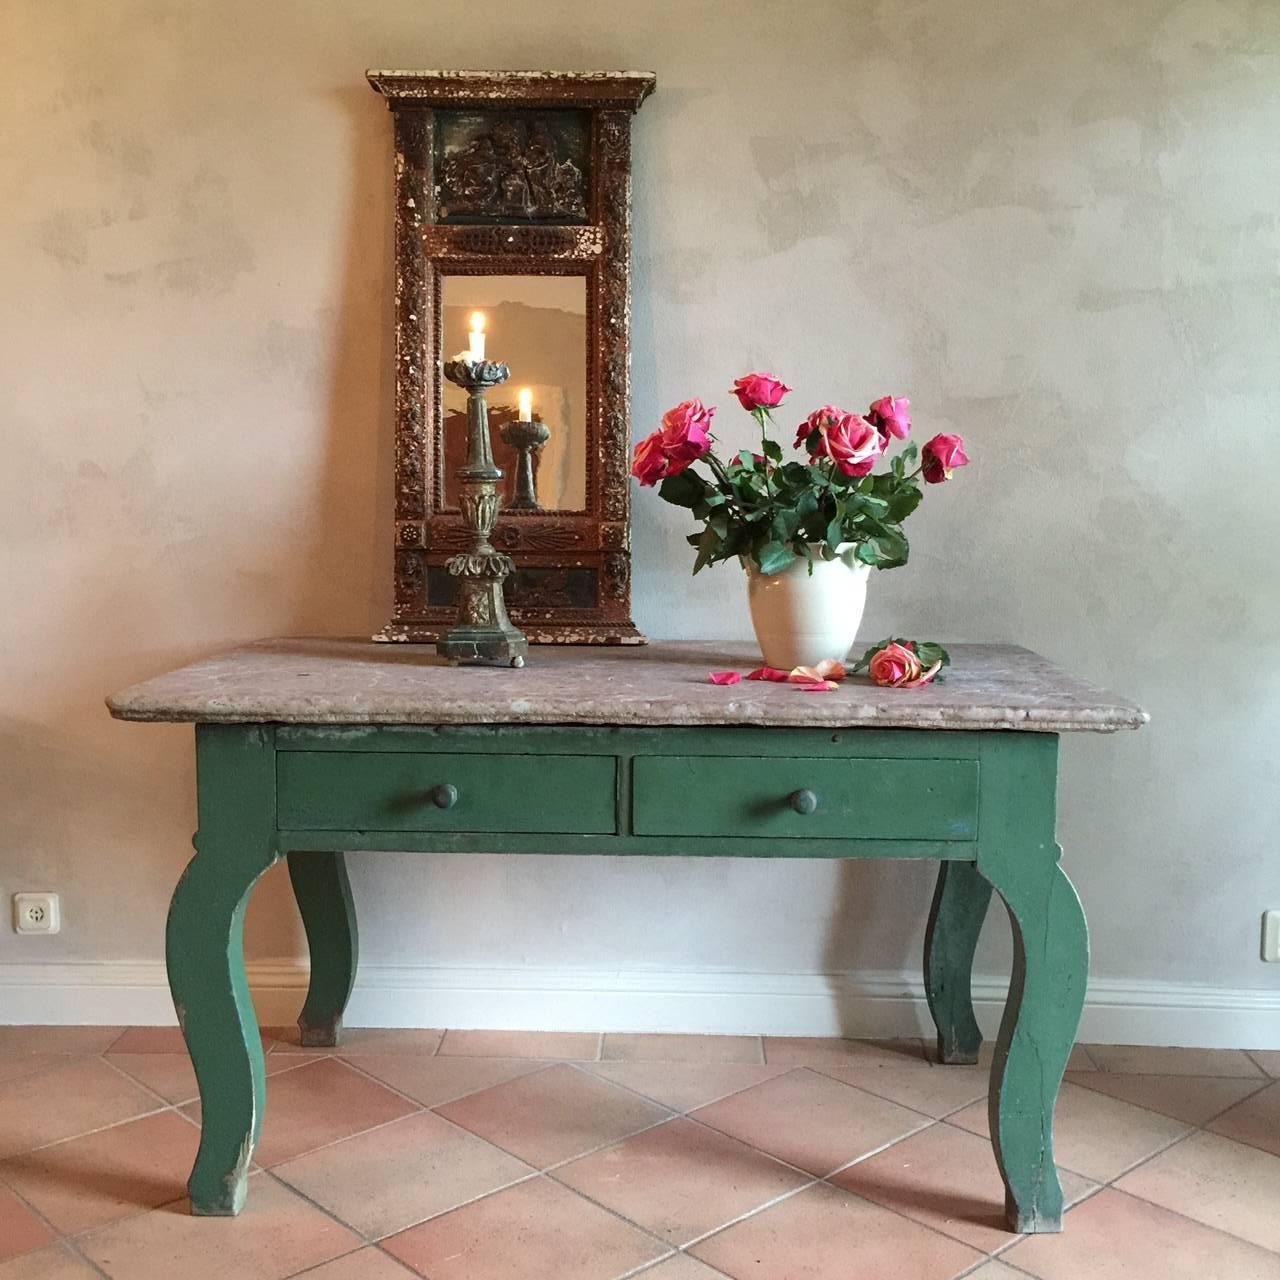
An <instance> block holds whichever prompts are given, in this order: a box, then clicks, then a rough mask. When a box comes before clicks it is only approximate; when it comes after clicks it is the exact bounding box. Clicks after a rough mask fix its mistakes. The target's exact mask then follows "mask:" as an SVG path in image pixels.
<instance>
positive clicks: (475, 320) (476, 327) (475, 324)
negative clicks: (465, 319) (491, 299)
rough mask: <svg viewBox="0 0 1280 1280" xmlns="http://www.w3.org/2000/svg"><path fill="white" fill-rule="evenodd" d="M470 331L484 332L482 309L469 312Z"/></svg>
mask: <svg viewBox="0 0 1280 1280" xmlns="http://www.w3.org/2000/svg"><path fill="white" fill-rule="evenodd" d="M471 332H472V333H483V332H484V312H483V311H473V312H472V313H471Z"/></svg>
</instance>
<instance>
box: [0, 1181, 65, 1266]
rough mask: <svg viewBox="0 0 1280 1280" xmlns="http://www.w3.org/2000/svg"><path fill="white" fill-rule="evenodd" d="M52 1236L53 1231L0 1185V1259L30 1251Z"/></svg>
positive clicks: (46, 1242)
mask: <svg viewBox="0 0 1280 1280" xmlns="http://www.w3.org/2000/svg"><path fill="white" fill-rule="evenodd" d="M53 1238H54V1234H53V1232H52V1231H50V1230H49V1228H48V1227H47V1226H46V1225H45V1224H44V1223H43V1222H41V1221H40V1219H39V1218H38V1217H36V1215H35V1214H34V1213H32V1212H31V1210H30V1209H28V1208H27V1206H26V1205H25V1204H23V1203H22V1201H21V1200H19V1199H18V1197H17V1196H15V1195H14V1194H13V1192H12V1191H9V1190H8V1189H7V1188H5V1187H0V1259H4V1258H16V1257H17V1256H18V1254H20V1253H30V1252H31V1250H33V1249H39V1248H40V1247H41V1246H42V1245H46V1244H49V1243H51V1242H52V1240H53Z"/></svg>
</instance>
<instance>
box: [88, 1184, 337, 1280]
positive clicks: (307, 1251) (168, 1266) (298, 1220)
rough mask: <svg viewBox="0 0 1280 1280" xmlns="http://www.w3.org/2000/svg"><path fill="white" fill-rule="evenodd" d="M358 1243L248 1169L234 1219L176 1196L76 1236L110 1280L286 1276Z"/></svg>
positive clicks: (283, 1189)
mask: <svg viewBox="0 0 1280 1280" xmlns="http://www.w3.org/2000/svg"><path fill="white" fill-rule="evenodd" d="M360 1243H361V1240H360V1238H359V1236H357V1235H355V1234H353V1233H352V1232H350V1231H348V1230H347V1229H346V1228H345V1227H342V1226H339V1225H338V1223H336V1222H334V1221H333V1219H332V1218H329V1217H326V1216H325V1215H324V1214H323V1213H321V1212H320V1210H319V1209H317V1208H315V1207H314V1206H313V1205H309V1204H308V1203H307V1202H306V1201H305V1200H303V1199H302V1198H301V1197H300V1196H298V1195H295V1194H294V1193H293V1192H292V1191H290V1190H289V1189H288V1188H287V1187H283V1186H281V1185H280V1183H278V1182H276V1181H275V1179H274V1178H271V1177H269V1176H268V1175H267V1174H262V1173H259V1174H253V1175H251V1176H250V1178H249V1197H248V1202H247V1203H246V1205H245V1208H244V1211H243V1212H242V1213H241V1214H240V1216H239V1217H238V1218H236V1219H235V1220H234V1221H230V1220H228V1219H226V1218H197V1217H193V1216H192V1215H191V1213H190V1212H188V1207H187V1203H186V1201H179V1202H178V1203H177V1204H175V1205H167V1206H165V1207H164V1208H162V1209H152V1210H151V1211H150V1212H149V1213H143V1214H139V1215H137V1216H136V1217H132V1218H126V1219H125V1220H124V1221H123V1222H116V1223H113V1224H112V1225H111V1226H109V1227H103V1228H101V1229H100V1230H98V1231H91V1232H89V1233H88V1234H87V1235H83V1236H79V1237H78V1238H77V1240H76V1244H77V1246H78V1247H79V1248H80V1250H81V1251H82V1252H83V1253H84V1255H85V1257H87V1258H88V1259H90V1261H92V1262H94V1263H96V1264H97V1265H98V1266H99V1267H101V1268H102V1270H103V1271H105V1272H106V1273H107V1274H108V1275H109V1276H111V1277H113V1280H177V1278H179V1277H180V1280H250V1277H252V1280H283V1278H284V1277H285V1276H292V1275H295V1274H296V1273H297V1272H299V1271H302V1270H304V1269H305V1268H307V1267H312V1266H315V1265H316V1264H317V1263H320V1262H326V1261H328V1260H329V1259H330V1258H335V1257H337V1256H339V1255H340V1254H344V1253H349V1252H351V1250H353V1249H355V1248H356V1247H358V1246H359V1245H360Z"/></svg>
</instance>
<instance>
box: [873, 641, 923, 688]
mask: <svg viewBox="0 0 1280 1280" xmlns="http://www.w3.org/2000/svg"><path fill="white" fill-rule="evenodd" d="M867 674H868V675H869V676H870V677H871V682H872V683H873V684H885V685H902V684H907V683H909V682H910V681H912V680H918V679H919V678H920V659H919V658H917V657H916V655H915V654H914V653H913V652H912V650H910V649H908V648H907V647H906V645H901V644H897V643H891V644H887V645H885V647H884V648H883V649H878V650H877V651H876V652H875V653H874V654H873V655H872V657H871V663H870V665H869V666H868V668H867Z"/></svg>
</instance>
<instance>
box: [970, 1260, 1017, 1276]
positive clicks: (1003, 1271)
mask: <svg viewBox="0 0 1280 1280" xmlns="http://www.w3.org/2000/svg"><path fill="white" fill-rule="evenodd" d="M1026 1275H1027V1273H1026V1272H1025V1271H1015V1270H1014V1269H1013V1268H1012V1267H1006V1266H1005V1265H1004V1263H1003V1262H995V1261H991V1262H988V1263H986V1264H985V1265H984V1266H981V1267H979V1268H978V1269H977V1271H970V1272H968V1273H967V1274H966V1275H965V1278H964V1280H1026Z"/></svg>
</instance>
